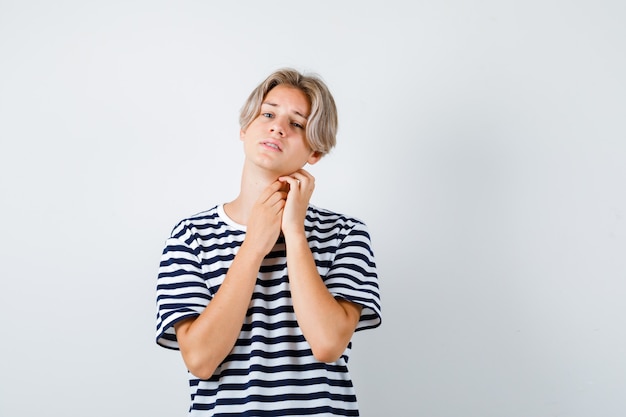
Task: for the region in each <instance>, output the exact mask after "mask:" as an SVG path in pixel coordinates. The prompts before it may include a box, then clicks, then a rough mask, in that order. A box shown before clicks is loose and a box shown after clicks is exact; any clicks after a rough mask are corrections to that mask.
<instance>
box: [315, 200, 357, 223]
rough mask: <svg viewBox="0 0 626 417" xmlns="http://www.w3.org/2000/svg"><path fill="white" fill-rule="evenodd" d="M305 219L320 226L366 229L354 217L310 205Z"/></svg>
mask: <svg viewBox="0 0 626 417" xmlns="http://www.w3.org/2000/svg"><path fill="white" fill-rule="evenodd" d="M306 217H307V220H309V221H311V222H317V223H320V224H334V225H343V226H345V227H355V226H362V227H366V225H365V223H364V222H363V221H362V220H360V219H358V218H356V217H353V216H350V215H347V214H343V213H339V212H336V211H332V210H328V209H325V208H321V207H317V206H314V205H312V204H309V207H308V209H307V216H306Z"/></svg>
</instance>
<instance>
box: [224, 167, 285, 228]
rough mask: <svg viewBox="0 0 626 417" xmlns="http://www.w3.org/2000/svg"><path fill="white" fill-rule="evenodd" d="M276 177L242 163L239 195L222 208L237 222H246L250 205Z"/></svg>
mask: <svg viewBox="0 0 626 417" xmlns="http://www.w3.org/2000/svg"><path fill="white" fill-rule="evenodd" d="M277 179H278V176H277V175H276V174H273V173H268V172H267V171H263V170H261V169H254V167H252V166H249V165H248V164H245V163H244V168H243V172H242V175H241V185H240V189H239V195H238V196H237V198H235V199H234V200H233V201H231V202H230V203H227V204H225V205H224V210H225V211H226V214H227V215H228V217H230V218H231V219H233V220H234V221H236V222H237V223H239V224H244V225H245V224H247V223H248V219H249V218H250V213H251V212H252V207H253V206H254V204H255V203H256V201H257V200H258V199H259V196H260V195H261V193H263V191H264V190H265V189H266V188H267V187H268V186H269V185H270V184H271V183H273V182H274V181H276V180H277Z"/></svg>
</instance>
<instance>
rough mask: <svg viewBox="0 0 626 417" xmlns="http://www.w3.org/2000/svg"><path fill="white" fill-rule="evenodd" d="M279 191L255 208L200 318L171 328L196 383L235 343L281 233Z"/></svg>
mask: <svg viewBox="0 0 626 417" xmlns="http://www.w3.org/2000/svg"><path fill="white" fill-rule="evenodd" d="M280 187H281V183H280V182H278V181H276V182H275V183H273V184H272V185H270V186H269V187H268V188H267V189H266V191H265V192H264V193H263V194H262V195H261V197H260V198H259V200H258V201H257V203H256V204H255V206H254V208H253V210H252V214H251V216H250V219H249V222H248V226H247V232H246V237H245V239H244V242H243V243H242V245H241V248H240V249H239V251H238V252H237V255H236V256H235V258H234V259H233V263H232V264H231V266H230V268H229V270H228V272H227V274H226V277H225V278H224V282H223V283H222V285H221V286H220V289H219V290H218V291H217V293H216V294H215V296H214V297H213V299H212V300H211V302H210V303H209V304H208V306H207V307H206V308H205V309H204V311H203V312H202V314H200V315H199V316H197V317H195V318H191V319H187V320H183V321H181V322H179V323H177V324H175V325H174V326H175V329H176V337H177V339H178V344H179V346H180V351H181V354H182V356H183V360H184V361H185V364H186V366H187V369H189V371H190V372H191V373H192V374H194V375H195V376H197V377H199V378H203V379H207V378H210V377H211V375H213V373H214V372H215V369H216V368H217V367H218V366H219V364H220V363H221V362H222V361H223V360H224V358H225V357H226V356H227V355H228V353H229V352H230V351H231V350H232V348H233V346H234V345H235V343H236V341H237V338H238V336H239V332H240V331H241V325H242V323H243V321H244V319H245V315H246V311H247V310H248V305H249V303H250V299H251V297H252V293H253V291H254V286H255V284H256V279H257V274H258V271H259V268H260V266H261V262H262V261H263V258H264V257H265V255H266V254H267V253H269V251H270V250H271V249H272V247H273V246H274V244H275V243H276V240H277V239H278V234H279V233H280V219H281V216H282V211H283V207H284V204H285V193H284V192H283V191H280Z"/></svg>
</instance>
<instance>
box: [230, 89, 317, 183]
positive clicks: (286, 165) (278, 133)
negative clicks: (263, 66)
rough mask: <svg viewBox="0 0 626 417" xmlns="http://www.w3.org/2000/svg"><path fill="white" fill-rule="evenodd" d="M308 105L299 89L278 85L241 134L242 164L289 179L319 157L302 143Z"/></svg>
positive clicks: (264, 100) (309, 108)
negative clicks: (245, 163) (251, 165)
mask: <svg viewBox="0 0 626 417" xmlns="http://www.w3.org/2000/svg"><path fill="white" fill-rule="evenodd" d="M310 111H311V105H310V104H309V100H308V98H307V96H306V95H305V94H304V93H303V92H302V91H301V90H299V89H297V88H293V87H288V86H283V85H278V86H276V87H274V88H272V89H271V90H270V91H269V92H268V93H267V94H266V96H265V98H264V99H263V103H262V105H261V112H260V114H259V115H258V116H257V117H256V118H255V119H254V120H253V121H252V123H250V125H249V126H248V127H247V128H246V130H245V131H244V130H242V131H241V140H242V141H243V142H244V151H245V154H246V161H247V162H250V163H253V164H255V165H256V166H258V167H261V168H263V169H265V170H269V171H271V172H272V173H273V174H276V176H281V175H289V174H292V173H294V172H296V171H297V170H299V169H300V168H302V167H303V166H304V165H305V164H307V163H308V164H314V163H316V162H317V161H318V160H319V159H320V157H321V156H320V155H319V154H318V153H317V152H314V151H313V150H312V149H311V148H310V147H309V144H308V143H307V140H306V124H307V118H308V116H309V113H310Z"/></svg>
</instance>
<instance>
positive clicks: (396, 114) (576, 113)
mask: <svg viewBox="0 0 626 417" xmlns="http://www.w3.org/2000/svg"><path fill="white" fill-rule="evenodd" d="M625 22H626V3H625V2H623V1H620V0H614V1H611V0H594V1H591V0H588V1H582V0H571V1H559V0H541V1H535V0H526V1H496V0H493V1H488V0H483V1H481V0H475V1H460V0H449V1H395V0H387V1H363V0H359V1H357V0H345V1H329V0H318V1H315V2H298V1H265V2H259V1H235V2H224V1H221V2H217V1H160V0H159V1H147V0H144V1H123V2H122V1H54V2H52V1H28V0H26V1H24V0H20V1H18V0H15V1H7V0H0V139H1V149H0V187H1V188H0V193H1V194H0V195H1V199H2V200H1V205H0V210H1V216H0V227H1V229H0V231H1V239H0V262H1V272H0V274H1V286H0V310H1V311H0V332H1V333H0V334H1V336H0V337H1V340H0V416H2V417H21V416H42V415H47V416H65V417H73V416H76V417H84V416H90V417H104V416H106V417H109V416H151V417H161V416H162V417H165V416H183V415H185V414H186V410H187V407H188V393H187V392H188V390H187V375H186V370H185V369H184V365H183V363H182V360H181V358H180V356H179V354H178V353H177V352H174V351H169V350H165V349H162V348H159V347H157V346H156V344H155V343H154V336H155V335H154V333H155V330H154V328H155V314H156V310H155V301H154V298H155V295H154V290H155V280H156V273H157V267H158V262H159V257H160V254H161V250H162V248H163V245H164V242H165V238H166V237H167V236H168V233H169V232H170V230H171V228H172V227H173V226H174V225H175V223H176V222H177V221H178V220H180V219H181V218H183V217H185V216H188V215H190V214H193V213H196V212H199V211H201V210H204V209H207V208H210V207H212V206H213V205H215V204H217V203H220V202H224V201H229V200H230V199H232V198H234V197H235V196H236V193H237V191H238V186H239V176H240V170H241V162H242V148H241V143H240V141H239V130H238V129H239V128H238V124H237V119H238V111H239V109H240V107H241V105H242V104H243V102H244V100H245V99H246V97H247V96H248V94H249V93H250V91H251V90H252V89H253V88H254V87H255V86H256V85H257V84H258V83H259V82H260V81H261V80H262V79H264V78H265V77H266V76H267V75H268V74H269V73H270V72H272V71H273V70H275V69H277V68H280V67H283V66H292V67H295V68H297V69H299V70H302V71H311V72H316V73H318V74H320V75H321V76H322V77H323V79H324V80H325V81H326V82H327V84H328V85H329V87H330V88H331V90H332V91H333V93H334V96H335V99H336V101H337V105H338V108H339V112H340V132H339V136H338V146H337V148H336V149H335V150H334V151H333V152H332V153H331V155H329V156H328V157H326V158H325V159H323V160H322V161H321V162H320V163H318V164H317V165H315V166H313V167H311V173H312V174H313V175H314V176H315V177H316V178H317V188H316V192H315V194H314V196H313V200H312V201H313V203H314V204H316V205H319V206H322V207H327V208H329V209H333V210H336V211H340V212H344V213H347V214H350V215H353V216H356V217H359V218H361V219H362V220H364V221H365V222H366V223H367V224H368V225H369V227H370V232H371V235H372V239H373V246H374V251H375V253H376V257H377V263H378V269H379V275H380V286H381V291H382V301H383V315H384V317H383V325H382V327H380V328H379V329H376V330H372V331H367V332H363V333H361V334H357V335H355V337H354V349H353V357H352V360H351V362H350V365H351V372H352V375H353V378H354V383H355V385H356V389H357V393H358V396H359V401H360V404H361V408H362V415H363V416H365V417H378V416H424V417H459V416H463V417H465V416H467V417H491V416H493V417H544V416H545V417H548V416H567V417H583V416H590V417H591V416H593V417H597V416H623V415H626V395H624V393H625V392H626V326H625V325H626V303H625V301H624V300H625V299H626V123H625V121H626V117H625V116H626V75H625V74H626V53H625V51H626V25H625Z"/></svg>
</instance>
